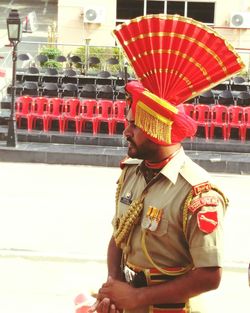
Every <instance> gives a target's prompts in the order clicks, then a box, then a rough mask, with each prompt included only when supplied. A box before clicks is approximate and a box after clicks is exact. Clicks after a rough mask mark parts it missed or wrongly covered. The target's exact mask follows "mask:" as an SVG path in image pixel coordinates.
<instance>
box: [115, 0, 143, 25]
mask: <svg viewBox="0 0 250 313" xmlns="http://www.w3.org/2000/svg"><path fill="white" fill-rule="evenodd" d="M143 8H144V0H117V12H116V19H117V20H129V19H131V18H135V17H137V16H141V15H143Z"/></svg>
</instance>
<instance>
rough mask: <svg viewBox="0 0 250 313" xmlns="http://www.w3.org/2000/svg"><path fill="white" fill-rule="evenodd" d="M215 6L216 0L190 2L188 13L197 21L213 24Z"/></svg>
mask: <svg viewBox="0 0 250 313" xmlns="http://www.w3.org/2000/svg"><path fill="white" fill-rule="evenodd" d="M214 8H215V3H214V2H188V7H187V14H188V17H192V18H193V19H195V20H197V21H200V22H203V23H208V24H213V23H214Z"/></svg>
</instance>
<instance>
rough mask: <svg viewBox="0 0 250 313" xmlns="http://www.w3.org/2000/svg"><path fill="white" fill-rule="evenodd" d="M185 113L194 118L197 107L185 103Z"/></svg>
mask: <svg viewBox="0 0 250 313" xmlns="http://www.w3.org/2000/svg"><path fill="white" fill-rule="evenodd" d="M183 108H184V111H185V113H186V114H187V115H188V116H190V117H192V118H194V111H195V105H194V104H193V103H183Z"/></svg>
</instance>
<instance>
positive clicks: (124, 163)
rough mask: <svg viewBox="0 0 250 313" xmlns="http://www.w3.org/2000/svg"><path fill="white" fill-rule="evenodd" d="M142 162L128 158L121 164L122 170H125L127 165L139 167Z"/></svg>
mask: <svg viewBox="0 0 250 313" xmlns="http://www.w3.org/2000/svg"><path fill="white" fill-rule="evenodd" d="M141 162H142V160H139V159H132V158H129V157H126V158H125V159H123V160H122V161H121V162H120V168H121V169H123V168H124V167H125V166H126V165H139V164H140V163H141Z"/></svg>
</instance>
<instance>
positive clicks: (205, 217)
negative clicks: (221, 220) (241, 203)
mask: <svg viewBox="0 0 250 313" xmlns="http://www.w3.org/2000/svg"><path fill="white" fill-rule="evenodd" d="M197 223H198V226H199V228H200V230H201V231H203V232H204V233H206V234H210V233H212V232H213V231H214V230H215V228H216V227H217V225H218V214H217V211H207V212H198V214H197Z"/></svg>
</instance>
